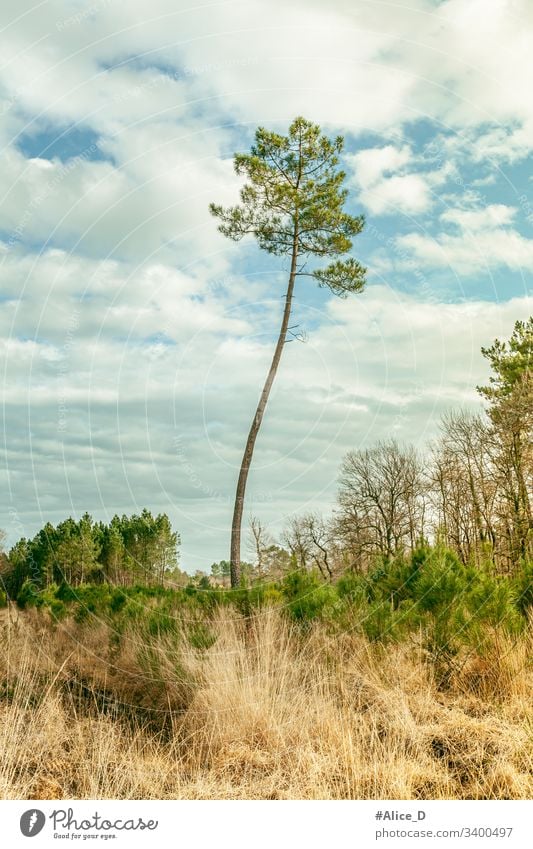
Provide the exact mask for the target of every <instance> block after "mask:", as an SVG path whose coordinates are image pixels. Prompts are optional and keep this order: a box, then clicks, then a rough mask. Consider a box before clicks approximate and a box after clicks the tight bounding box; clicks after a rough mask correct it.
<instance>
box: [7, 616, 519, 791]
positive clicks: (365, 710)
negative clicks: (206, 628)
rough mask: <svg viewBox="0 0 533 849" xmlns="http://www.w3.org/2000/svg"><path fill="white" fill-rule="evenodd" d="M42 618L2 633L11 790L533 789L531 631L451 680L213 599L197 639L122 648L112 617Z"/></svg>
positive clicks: (180, 637)
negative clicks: (441, 684) (51, 624)
mask: <svg viewBox="0 0 533 849" xmlns="http://www.w3.org/2000/svg"><path fill="white" fill-rule="evenodd" d="M32 615H33V614H32ZM42 627H43V625H42V620H40V619H39V615H38V614H37V615H36V616H33V618H32V619H30V618H28V619H25V620H24V625H23V626H22V627H20V626H19V625H17V626H14V625H10V626H8V627H5V628H4V632H3V645H2V647H1V648H2V652H1V653H0V657H1V660H0V666H1V672H2V680H3V682H4V684H3V689H2V695H1V698H0V746H1V747H2V751H3V758H2V762H1V764H0V793H1V794H2V796H3V797H4V798H130V799H131V798H133V799H134V798H163V799H164V798H189V799H195V798H228V799H230V798H246V799H349V798H352V799H354V798H375V799H378V798H389V799H408V798H412V799H447V798H459V799H461V798H476V799H479V798H484V799H491V798H510V799H524V798H530V796H531V793H532V791H533V750H532V745H531V744H532V738H531V729H532V722H531V698H530V696H531V670H530V669H529V668H528V664H527V649H528V644H527V640H526V638H523V639H520V640H517V641H516V642H515V643H512V642H511V641H508V642H506V643H505V653H504V654H503V655H501V656H500V655H499V656H498V657H491V655H490V651H489V652H488V653H487V652H486V653H485V654H484V658H483V660H480V659H479V658H472V659H467V662H465V663H464V665H463V668H462V670H461V671H460V673H459V674H458V675H457V676H456V677H455V678H454V679H452V680H451V682H450V687H449V689H448V690H447V691H446V692H443V691H439V689H438V688H437V686H436V683H435V677H434V675H433V671H432V668H431V665H429V664H428V662H427V660H426V659H425V657H424V655H423V654H422V652H420V651H419V650H418V649H417V647H416V645H407V644H406V643H405V644H398V645H391V646H388V647H387V649H386V650H385V649H383V648H382V647H379V646H378V645H374V644H370V643H368V641H367V640H366V639H364V638H363V637H362V636H361V635H358V634H343V635H341V637H340V638H338V637H334V636H333V635H332V634H330V633H328V632H327V630H326V629H325V628H324V627H323V626H321V625H318V624H317V625H316V626H315V627H314V628H311V629H310V630H309V631H307V632H306V633H302V632H300V631H299V630H298V629H297V628H296V626H294V625H291V624H290V623H289V622H288V621H287V620H286V619H285V618H283V617H282V615H281V614H280V613H279V612H278V611H275V610H268V609H267V610H263V611H261V612H260V613H258V614H257V615H255V616H254V617H253V618H251V619H244V618H242V617H240V616H238V615H237V614H236V612H235V611H233V610H230V609H228V608H223V609H222V610H220V611H219V612H218V613H217V615H216V617H215V619H214V620H213V622H211V623H210V629H211V630H212V632H213V636H214V637H216V639H215V641H214V642H212V641H211V640H210V641H209V643H208V644H206V645H202V644H199V643H198V642H197V641H195V640H192V641H191V640H190V639H187V633H186V632H183V633H182V632H180V631H179V629H178V630H174V631H173V632H172V633H167V634H158V635H155V636H153V637H151V638H150V639H149V640H148V639H147V636H146V633H145V632H141V631H140V630H131V631H129V632H128V633H127V634H126V639H123V640H122V642H121V643H117V641H116V640H114V638H113V635H112V633H111V632H110V631H109V630H106V629H108V626H102V625H100V626H98V627H97V628H96V629H93V630H92V629H91V628H90V625H89V623H88V622H85V623H83V624H80V625H79V626H75V625H74V624H73V623H63V624H62V625H61V626H60V627H56V628H54V629H50V628H48V629H45V631H42V630H40V629H42ZM35 635H37V636H38V637H39V639H40V642H39V643H36V637H35ZM502 645H503V643H502V641H501V638H500V640H499V642H497V648H498V651H499V652H500V653H501V648H502ZM495 646H496V643H495ZM494 651H496V648H494ZM485 663H488V664H489V665H488V667H485V666H484V664H485ZM491 670H492V672H491ZM516 679H519V680H516ZM80 681H82V682H83V687H84V688H85V689H84V691H83V692H79V691H77V690H76V687H79V683H80ZM102 694H105V700H103V699H102Z"/></svg>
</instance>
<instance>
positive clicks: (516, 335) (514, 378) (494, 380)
mask: <svg viewBox="0 0 533 849" xmlns="http://www.w3.org/2000/svg"><path fill="white" fill-rule="evenodd" d="M481 352H482V354H483V356H484V357H485V358H486V359H487V360H488V361H489V363H490V365H491V367H492V371H493V374H492V375H491V376H490V377H489V386H478V391H479V392H480V393H481V395H483V396H484V397H485V398H487V399H488V400H490V401H497V400H498V399H501V398H504V397H506V396H508V395H510V394H511V393H512V392H513V390H514V388H515V386H516V385H517V383H519V382H520V381H521V380H522V379H523V376H524V375H525V374H526V373H527V372H531V371H532V370H533V316H530V318H529V319H528V320H527V321H517V322H516V323H515V326H514V330H513V333H512V336H511V338H510V339H509V341H508V342H501V341H500V340H499V339H496V340H495V341H494V343H493V344H492V345H491V346H490V348H482V349H481Z"/></svg>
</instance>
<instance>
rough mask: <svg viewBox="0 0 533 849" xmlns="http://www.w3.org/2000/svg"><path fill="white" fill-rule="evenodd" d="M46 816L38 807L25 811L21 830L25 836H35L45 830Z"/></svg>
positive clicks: (21, 820) (21, 819) (21, 821)
mask: <svg viewBox="0 0 533 849" xmlns="http://www.w3.org/2000/svg"><path fill="white" fill-rule="evenodd" d="M45 822H46V817H45V815H44V814H43V812H42V811H39V810H38V809H37V808H31V809H30V810H29V811H24V813H23V814H22V816H21V818H20V830H21V832H22V833H23V835H24V837H35V835H36V834H39V832H40V831H42V830H43V827H44V824H45Z"/></svg>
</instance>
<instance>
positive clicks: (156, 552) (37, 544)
mask: <svg viewBox="0 0 533 849" xmlns="http://www.w3.org/2000/svg"><path fill="white" fill-rule="evenodd" d="M179 543H180V537H179V534H178V533H177V532H175V531H173V530H172V526H171V523H170V520H169V518H168V516H167V515H166V514H164V513H162V514H159V515H157V516H153V515H152V513H151V512H150V511H149V510H147V509H144V510H143V511H142V513H141V514H140V515H135V514H134V515H132V516H126V515H123V516H113V518H112V519H111V521H110V522H109V524H105V523H104V522H95V521H94V520H93V518H92V517H91V516H90V515H89V514H88V513H85V514H84V515H83V516H82V517H81V519H79V520H78V521H76V520H75V519H73V518H71V517H69V518H68V519H65V520H64V521H63V522H60V523H59V524H58V525H57V526H54V525H53V524H52V523H51V522H47V524H46V525H45V526H44V527H43V528H42V529H41V530H40V531H39V532H38V533H37V534H36V535H35V536H34V537H33V539H25V538H22V539H20V540H19V541H18V542H17V543H16V544H15V545H14V546H13V548H12V549H11V551H10V552H9V555H8V557H7V560H6V561H5V562H4V565H3V569H2V571H3V583H4V586H5V588H6V590H7V592H8V594H9V596H11V597H12V598H15V597H16V596H17V595H18V593H19V591H20V589H21V587H22V586H23V584H24V583H25V582H26V581H30V582H31V583H32V584H33V585H34V586H35V587H37V588H44V587H46V586H49V585H50V584H62V583H66V584H69V585H71V586H77V585H80V584H84V583H103V582H107V583H110V584H114V585H117V586H131V585H133V584H136V583H142V584H148V585H151V584H163V582H164V581H165V580H167V579H170V578H172V577H178V576H180V575H181V573H180V571H179V569H178V549H179Z"/></svg>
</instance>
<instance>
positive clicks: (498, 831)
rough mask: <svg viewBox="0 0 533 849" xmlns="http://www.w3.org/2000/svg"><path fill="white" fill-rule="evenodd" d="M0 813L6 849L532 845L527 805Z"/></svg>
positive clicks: (133, 804)
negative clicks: (66, 848)
mask: <svg viewBox="0 0 533 849" xmlns="http://www.w3.org/2000/svg"><path fill="white" fill-rule="evenodd" d="M0 812H1V814H2V825H3V827H2V846H5V847H6V849H7V847H9V849H11V847H18V846H26V847H27V846H33V847H34V849H40V847H48V846H55V847H57V846H61V845H65V844H66V843H67V841H70V842H69V843H68V844H67V845H69V846H70V845H72V843H77V844H79V845H82V844H83V845H85V846H87V845H93V846H94V845H96V846H102V844H103V843H104V844H106V845H107V846H113V847H117V849H126V847H130V846H131V847H137V846H158V847H162V849H164V848H165V847H167V846H172V847H174V846H183V847H187V849H204V848H205V849H213V847H217V849H218V847H220V849H225V847H227V848H228V849H285V847H287V849H289V847H290V849H328V847H330V846H332V847H336V846H342V847H353V849H366V847H370V846H376V847H384V849H385V847H394V846H395V847H400V846H403V847H410V849H411V847H420V849H422V847H435V849H436V847H446V846H449V847H450V849H451V847H452V846H453V847H457V846H458V847H463V846H464V847H470V849H475V847H479V846H484V847H502V849H506V847H520V849H525V847H529V846H533V839H532V830H533V828H532V818H533V802H528V801H525V802H511V801H501V802H494V801H491V802H488V801H487V802H483V801H480V802H477V801H476V802H474V801H472V802H468V801H466V802H465V801H435V802H419V801H416V802H379V801H378V802H376V801H346V802H331V801H324V802H320V801H317V802H315V801H310V802H302V801H284V802H278V801H265V802H262V801H259V802H256V801H250V802H246V801H229V802H228V801H165V802H162V801H152V802H150V801H116V802H113V801H109V800H106V801H71V802H64V801H50V802H46V801H38V802H35V803H33V802H17V801H3V802H0ZM33 839H35V843H32V842H31V841H32V840H33Z"/></svg>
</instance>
